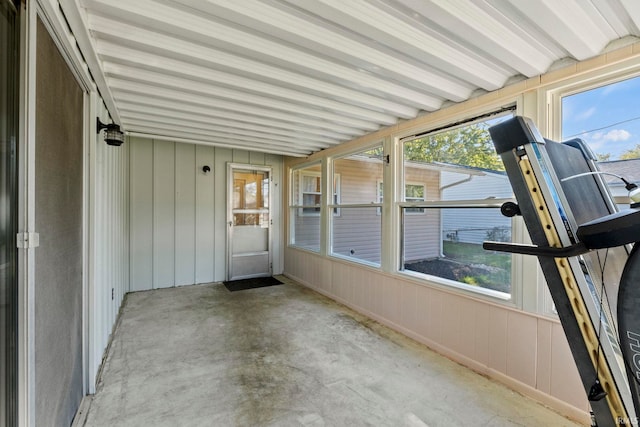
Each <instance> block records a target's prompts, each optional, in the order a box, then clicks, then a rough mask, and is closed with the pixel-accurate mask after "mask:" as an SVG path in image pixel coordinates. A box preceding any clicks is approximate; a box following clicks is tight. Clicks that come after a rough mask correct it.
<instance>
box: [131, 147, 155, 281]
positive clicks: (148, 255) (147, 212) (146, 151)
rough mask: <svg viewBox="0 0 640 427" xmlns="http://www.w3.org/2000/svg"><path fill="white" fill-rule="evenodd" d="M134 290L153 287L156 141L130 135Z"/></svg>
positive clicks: (132, 278)
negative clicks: (154, 163)
mask: <svg viewBox="0 0 640 427" xmlns="http://www.w3.org/2000/svg"><path fill="white" fill-rule="evenodd" d="M129 141H130V156H131V163H130V173H131V177H130V179H131V193H130V195H131V197H130V209H131V216H130V221H131V230H130V236H131V243H130V245H131V246H130V247H131V268H130V271H131V275H130V277H131V279H130V280H131V290H132V291H143V290H147V289H153V253H154V251H153V141H151V140H150V139H142V138H129Z"/></svg>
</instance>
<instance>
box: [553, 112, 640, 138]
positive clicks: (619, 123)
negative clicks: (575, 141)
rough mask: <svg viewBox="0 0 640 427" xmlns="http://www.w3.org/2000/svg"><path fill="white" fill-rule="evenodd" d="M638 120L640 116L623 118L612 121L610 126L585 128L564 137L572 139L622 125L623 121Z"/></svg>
mask: <svg viewBox="0 0 640 427" xmlns="http://www.w3.org/2000/svg"><path fill="white" fill-rule="evenodd" d="M636 120H640V116H637V117H632V118H630V119H627V120H623V121H621V122H617V123H612V124H610V125H608V126H603V127H601V128H596V129H591V130H585V131H582V132H579V133H576V134H574V135H569V136H567V137H566V138H564V139H571V138H575V137H576V136H580V135H584V134H587V133H591V132H595V131H598V130H604V129H609V128H610V127H614V126H618V125H621V124H623V123H629V122H633V121H636Z"/></svg>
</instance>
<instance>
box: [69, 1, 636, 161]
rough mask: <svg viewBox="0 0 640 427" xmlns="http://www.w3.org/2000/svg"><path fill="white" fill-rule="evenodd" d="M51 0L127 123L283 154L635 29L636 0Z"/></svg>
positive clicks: (598, 47) (432, 106)
mask: <svg viewBox="0 0 640 427" xmlns="http://www.w3.org/2000/svg"><path fill="white" fill-rule="evenodd" d="M60 4H61V6H62V10H63V11H64V13H65V15H66V16H67V19H68V21H69V24H70V26H71V28H72V30H73V32H74V34H75V35H76V38H77V39H78V42H79V43H78V44H79V46H80V47H81V49H82V50H83V53H84V56H85V58H88V61H87V62H88V65H89V67H90V69H91V72H92V74H93V75H94V78H95V79H96V82H97V85H98V88H99V90H100V92H101V93H102V95H103V97H104V99H105V101H106V103H107V105H108V106H109V107H110V110H111V114H112V116H113V117H114V120H115V121H116V122H118V123H120V124H121V125H122V127H123V129H124V130H126V131H127V132H129V133H131V134H134V135H136V134H144V135H149V136H153V137H160V138H171V139H176V140H184V141H192V142H199V143H210V144H215V145H222V146H227V147H237V148H243V149H251V150H258V151H264V152H271V153H281V154H287V155H292V156H303V155H307V154H309V153H312V152H315V151H318V150H321V149H324V148H326V147H330V146H332V145H335V144H340V143H342V142H345V141H348V140H351V139H353V138H354V137H357V136H359V135H363V134H366V133H369V132H372V131H375V130H377V129H379V128H380V127H383V126H388V125H393V124H395V123H396V122H397V121H398V120H399V119H411V118H414V117H416V116H417V115H419V114H421V113H423V112H425V111H434V110H437V109H439V108H441V107H442V105H443V103H445V102H448V101H452V102H459V101H464V100H466V99H468V98H469V97H471V96H472V95H473V94H474V93H476V91H478V90H484V91H492V90H495V89H498V88H500V87H503V86H504V85H505V84H506V83H507V82H509V81H511V80H513V79H516V78H518V77H532V76H535V75H538V74H541V73H544V72H546V71H547V70H548V69H549V67H550V66H551V65H552V64H553V63H554V62H556V61H558V60H561V59H564V58H572V59H576V60H583V59H587V58H590V57H593V56H595V55H598V54H600V53H602V52H603V50H604V49H605V48H606V47H607V45H608V44H609V43H610V42H612V41H614V40H617V39H620V38H624V37H627V36H640V29H639V28H640V1H637V0H608V1H607V0H562V1H557V0H535V1H534V0H526V1H519V0H511V1H509V0H484V1H483V0H135V1H132V0H60ZM77 4H80V5H81V7H80V8H79V9H78V6H77ZM78 12H79V13H78ZM83 37H84V38H83ZM83 40H84V41H85V43H82V41H83Z"/></svg>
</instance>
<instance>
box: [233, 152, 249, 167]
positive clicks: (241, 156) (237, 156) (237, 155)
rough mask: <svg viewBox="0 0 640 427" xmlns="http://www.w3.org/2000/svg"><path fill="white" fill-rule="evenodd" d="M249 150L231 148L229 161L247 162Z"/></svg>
mask: <svg viewBox="0 0 640 427" xmlns="http://www.w3.org/2000/svg"><path fill="white" fill-rule="evenodd" d="M249 160H250V159H249V152H248V151H245V150H235V149H234V150H232V155H231V161H232V162H233V163H247V164H248V163H249Z"/></svg>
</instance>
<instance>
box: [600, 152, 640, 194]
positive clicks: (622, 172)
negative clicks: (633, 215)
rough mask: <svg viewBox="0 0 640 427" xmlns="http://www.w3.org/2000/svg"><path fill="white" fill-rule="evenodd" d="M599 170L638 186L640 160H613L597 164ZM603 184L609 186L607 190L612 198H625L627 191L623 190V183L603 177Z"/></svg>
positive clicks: (639, 183)
mask: <svg viewBox="0 0 640 427" xmlns="http://www.w3.org/2000/svg"><path fill="white" fill-rule="evenodd" d="M598 166H599V167H600V170H601V171H603V172H608V173H612V174H615V175H618V176H621V177H622V178H624V179H626V180H627V181H629V182H633V183H635V184H637V185H639V186H640V159H629V160H613V161H610V162H598ZM604 179H605V182H606V183H607V184H608V185H609V190H611V194H612V195H613V197H627V196H628V195H629V191H628V190H627V189H626V188H625V184H624V182H623V181H622V180H621V179H619V178H616V177H615V176H608V175H605V176H604Z"/></svg>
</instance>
